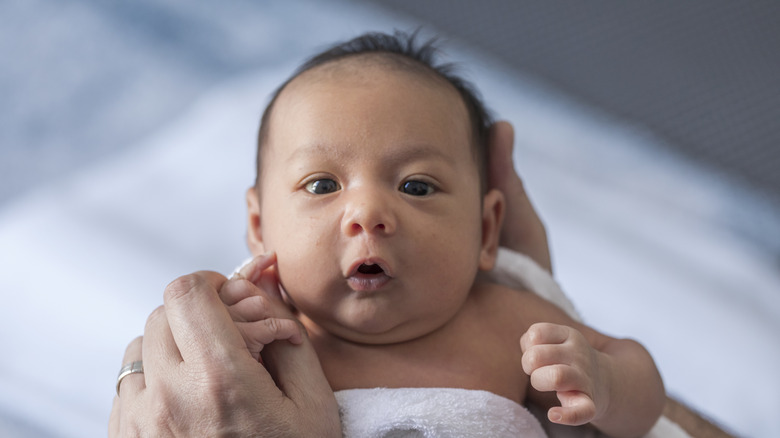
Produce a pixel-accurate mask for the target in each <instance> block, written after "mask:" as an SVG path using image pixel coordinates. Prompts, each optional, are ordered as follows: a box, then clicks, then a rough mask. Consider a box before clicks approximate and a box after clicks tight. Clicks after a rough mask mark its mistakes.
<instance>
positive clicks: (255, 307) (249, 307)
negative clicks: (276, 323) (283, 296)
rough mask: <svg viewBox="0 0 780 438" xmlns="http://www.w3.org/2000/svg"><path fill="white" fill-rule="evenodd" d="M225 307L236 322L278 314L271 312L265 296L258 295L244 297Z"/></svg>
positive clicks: (250, 320)
mask: <svg viewBox="0 0 780 438" xmlns="http://www.w3.org/2000/svg"><path fill="white" fill-rule="evenodd" d="M227 309H228V313H230V317H231V318H232V319H233V321H236V322H254V321H262V320H264V319H266V318H270V317H278V316H280V315H274V314H272V313H271V311H270V310H269V306H268V301H267V298H265V297H263V296H260V295H255V296H252V297H248V298H244V299H243V300H241V301H239V302H237V303H236V304H233V305H232V306H228V308H227Z"/></svg>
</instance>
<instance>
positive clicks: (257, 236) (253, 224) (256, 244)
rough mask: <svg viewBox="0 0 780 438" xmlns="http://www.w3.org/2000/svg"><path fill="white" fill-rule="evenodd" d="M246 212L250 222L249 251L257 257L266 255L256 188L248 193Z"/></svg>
mask: <svg viewBox="0 0 780 438" xmlns="http://www.w3.org/2000/svg"><path fill="white" fill-rule="evenodd" d="M246 210H247V221H248V224H247V225H248V227H247V236H246V241H247V244H248V245H249V251H250V252H251V253H252V255H255V256H257V255H260V254H264V253H265V245H263V233H262V231H261V227H260V224H261V218H260V199H259V198H258V196H257V190H256V189H255V188H254V187H250V188H249V189H248V190H247V191H246Z"/></svg>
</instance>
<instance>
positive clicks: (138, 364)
mask: <svg viewBox="0 0 780 438" xmlns="http://www.w3.org/2000/svg"><path fill="white" fill-rule="evenodd" d="M143 372H144V363H143V361H140V360H137V361H135V362H130V363H126V364H124V365H122V368H121V369H120V370H119V375H118V376H117V377H116V395H117V396H118V395H119V385H121V384H122V379H124V378H125V377H127V376H129V375H130V374H135V373H141V374H143Z"/></svg>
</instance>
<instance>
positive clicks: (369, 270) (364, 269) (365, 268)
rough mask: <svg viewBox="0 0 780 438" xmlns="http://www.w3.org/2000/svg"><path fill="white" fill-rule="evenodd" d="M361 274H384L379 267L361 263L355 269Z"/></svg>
mask: <svg viewBox="0 0 780 438" xmlns="http://www.w3.org/2000/svg"><path fill="white" fill-rule="evenodd" d="M357 271H358V272H359V273H361V274H370V275H372V274H384V272H385V270H384V269H382V267H381V266H379V265H374V264H366V263H363V264H362V265H360V266H359V267H358V269H357Z"/></svg>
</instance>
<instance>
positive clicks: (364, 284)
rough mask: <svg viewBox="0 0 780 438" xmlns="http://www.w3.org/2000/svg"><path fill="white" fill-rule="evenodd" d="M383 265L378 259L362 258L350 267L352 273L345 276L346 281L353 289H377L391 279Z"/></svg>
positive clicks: (364, 290) (368, 290)
mask: <svg viewBox="0 0 780 438" xmlns="http://www.w3.org/2000/svg"><path fill="white" fill-rule="evenodd" d="M353 266H354V265H353ZM385 266H387V265H386V264H385V263H384V262H382V261H379V260H377V261H376V262H375V261H374V260H364V261H362V262H360V264H359V265H357V267H353V268H352V269H351V272H352V273H351V274H349V275H348V276H347V282H348V283H349V285H350V287H351V288H352V289H353V290H355V291H361V292H372V291H378V290H380V289H382V288H383V287H384V286H385V285H386V284H387V283H388V282H390V281H391V280H392V274H391V273H390V271H389V270H388V269H387V268H386V267H385Z"/></svg>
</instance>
